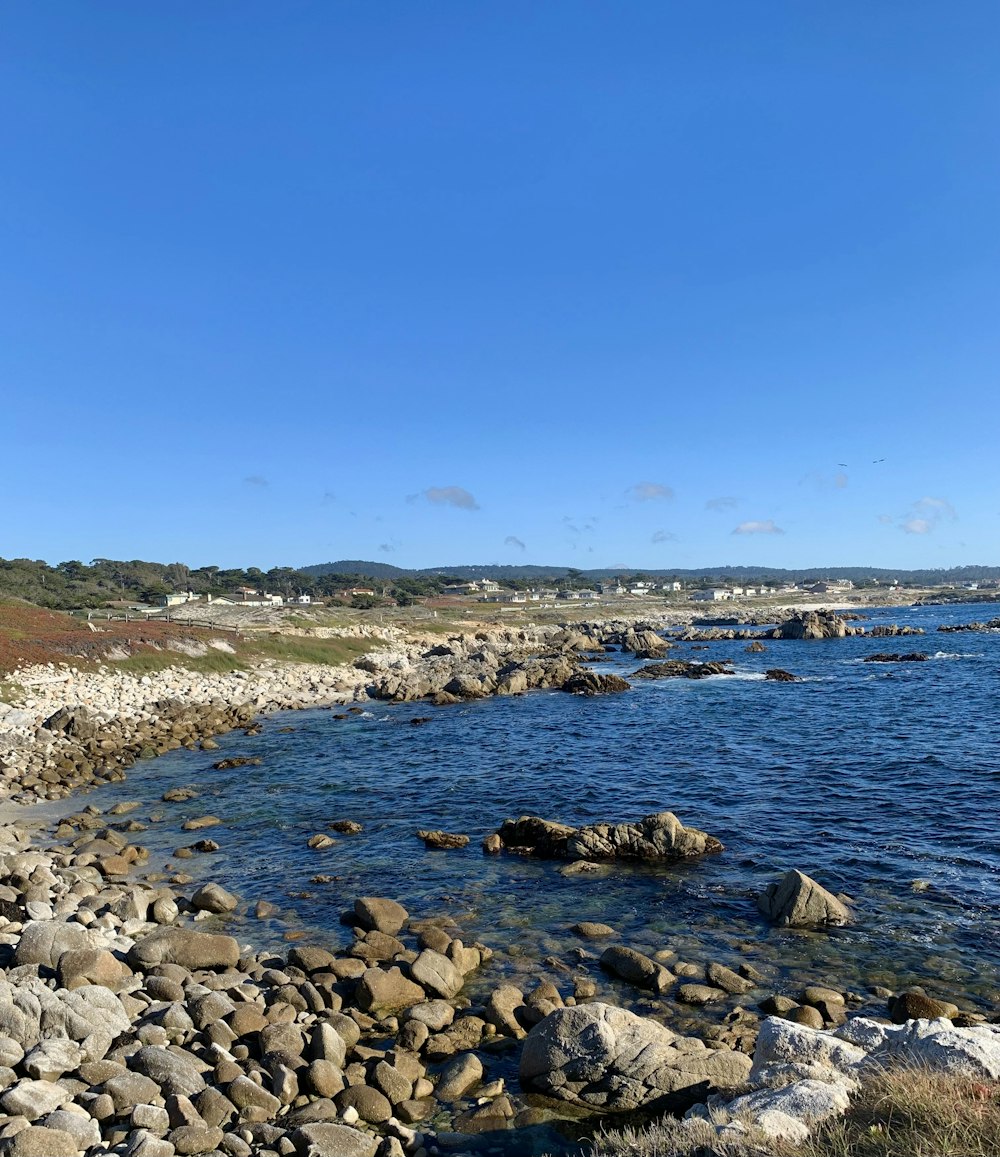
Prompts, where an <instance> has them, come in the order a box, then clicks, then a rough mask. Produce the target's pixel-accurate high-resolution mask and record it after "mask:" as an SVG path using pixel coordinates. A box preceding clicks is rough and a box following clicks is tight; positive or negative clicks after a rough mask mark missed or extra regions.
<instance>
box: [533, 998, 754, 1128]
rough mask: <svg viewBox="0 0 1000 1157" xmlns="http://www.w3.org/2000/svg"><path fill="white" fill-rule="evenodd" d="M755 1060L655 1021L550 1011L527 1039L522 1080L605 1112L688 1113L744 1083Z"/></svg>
mask: <svg viewBox="0 0 1000 1157" xmlns="http://www.w3.org/2000/svg"><path fill="white" fill-rule="evenodd" d="M749 1070H750V1058H749V1057H747V1056H744V1055H743V1054H741V1053H735V1052H731V1051H730V1050H729V1049H708V1048H705V1047H704V1046H703V1045H701V1042H699V1041H695V1040H693V1039H691V1038H683V1037H679V1036H678V1035H677V1034H676V1033H674V1032H671V1031H670V1029H668V1028H665V1027H664V1026H663V1025H661V1024H659V1023H657V1022H656V1021H654V1020H649V1019H646V1018H644V1017H640V1016H636V1015H635V1014H634V1013H631V1012H628V1011H626V1010H625V1009H621V1008H615V1007H613V1006H611V1005H607V1004H601V1003H596V1002H595V1003H592V1004H584V1005H577V1006H575V1007H572V1008H561V1009H557V1010H556V1011H555V1012H551V1013H549V1015H548V1016H547V1017H545V1019H544V1020H543V1021H541V1022H540V1023H539V1024H537V1025H536V1026H535V1027H534V1028H533V1029H532V1030H531V1032H530V1033H529V1034H528V1036H527V1039H526V1040H525V1042H524V1048H523V1050H522V1053H521V1063H520V1078H521V1083H522V1085H523V1087H524V1088H525V1089H530V1090H533V1091H537V1092H540V1093H544V1094H546V1095H547V1096H550V1097H554V1098H556V1099H557V1100H562V1101H567V1102H569V1103H571V1104H575V1105H579V1106H581V1107H583V1108H587V1109H593V1110H597V1111H599V1112H609V1113H619V1112H632V1111H634V1110H636V1109H639V1108H649V1107H652V1106H656V1107H657V1108H661V1107H662V1108H670V1109H679V1108H687V1107H689V1106H690V1105H691V1104H693V1103H694V1102H696V1101H703V1100H704V1099H705V1097H706V1096H707V1095H708V1094H709V1093H710V1092H711V1091H712V1090H713V1089H717V1088H734V1087H736V1086H738V1085H740V1084H742V1083H743V1081H745V1079H746V1077H747V1074H748V1072H749Z"/></svg>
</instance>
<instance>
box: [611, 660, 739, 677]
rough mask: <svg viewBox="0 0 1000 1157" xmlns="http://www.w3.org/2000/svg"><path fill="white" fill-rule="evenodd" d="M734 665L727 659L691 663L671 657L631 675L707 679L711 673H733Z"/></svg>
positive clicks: (641, 668)
mask: <svg viewBox="0 0 1000 1157" xmlns="http://www.w3.org/2000/svg"><path fill="white" fill-rule="evenodd" d="M734 673H735V672H734V671H733V665H732V663H731V662H729V661H727V660H723V661H721V662H708V663H689V662H687V661H686V660H685V659H669V660H668V661H667V662H666V663H653V664H651V665H650V666H648V667H640V668H639V670H638V671H633V672H632V674H631V675H630V676H629V678H631V679H707V678H708V677H709V675H732V674H734Z"/></svg>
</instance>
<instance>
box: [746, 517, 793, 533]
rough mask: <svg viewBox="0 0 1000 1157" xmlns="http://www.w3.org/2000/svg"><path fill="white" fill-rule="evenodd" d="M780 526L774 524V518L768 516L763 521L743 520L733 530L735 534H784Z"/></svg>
mask: <svg viewBox="0 0 1000 1157" xmlns="http://www.w3.org/2000/svg"><path fill="white" fill-rule="evenodd" d="M784 533H785V532H784V531H783V530H782V529H781V527H780V526H775V525H774V519H772V518H768V519H767V520H766V521H763V522H741V523H740V524H739V526H737V527H736V528H735V529H734V530H733V534H784Z"/></svg>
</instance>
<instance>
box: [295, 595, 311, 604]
mask: <svg viewBox="0 0 1000 1157" xmlns="http://www.w3.org/2000/svg"><path fill="white" fill-rule="evenodd" d="M295 601H296V602H297V603H298V604H299V605H300V606H303V607H307V606H309V604H310V603H311V602H312V595H299V596H298V598H297V599H296V600H295Z"/></svg>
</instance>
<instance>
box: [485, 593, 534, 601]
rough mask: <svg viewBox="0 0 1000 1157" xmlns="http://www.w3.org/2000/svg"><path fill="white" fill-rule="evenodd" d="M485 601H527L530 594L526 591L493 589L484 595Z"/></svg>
mask: <svg viewBox="0 0 1000 1157" xmlns="http://www.w3.org/2000/svg"><path fill="white" fill-rule="evenodd" d="M482 601H483V602H484V603H526V602H527V601H528V596H527V595H526V594H525V593H524V591H491V592H490V593H489V594H488V595H483V599H482Z"/></svg>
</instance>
